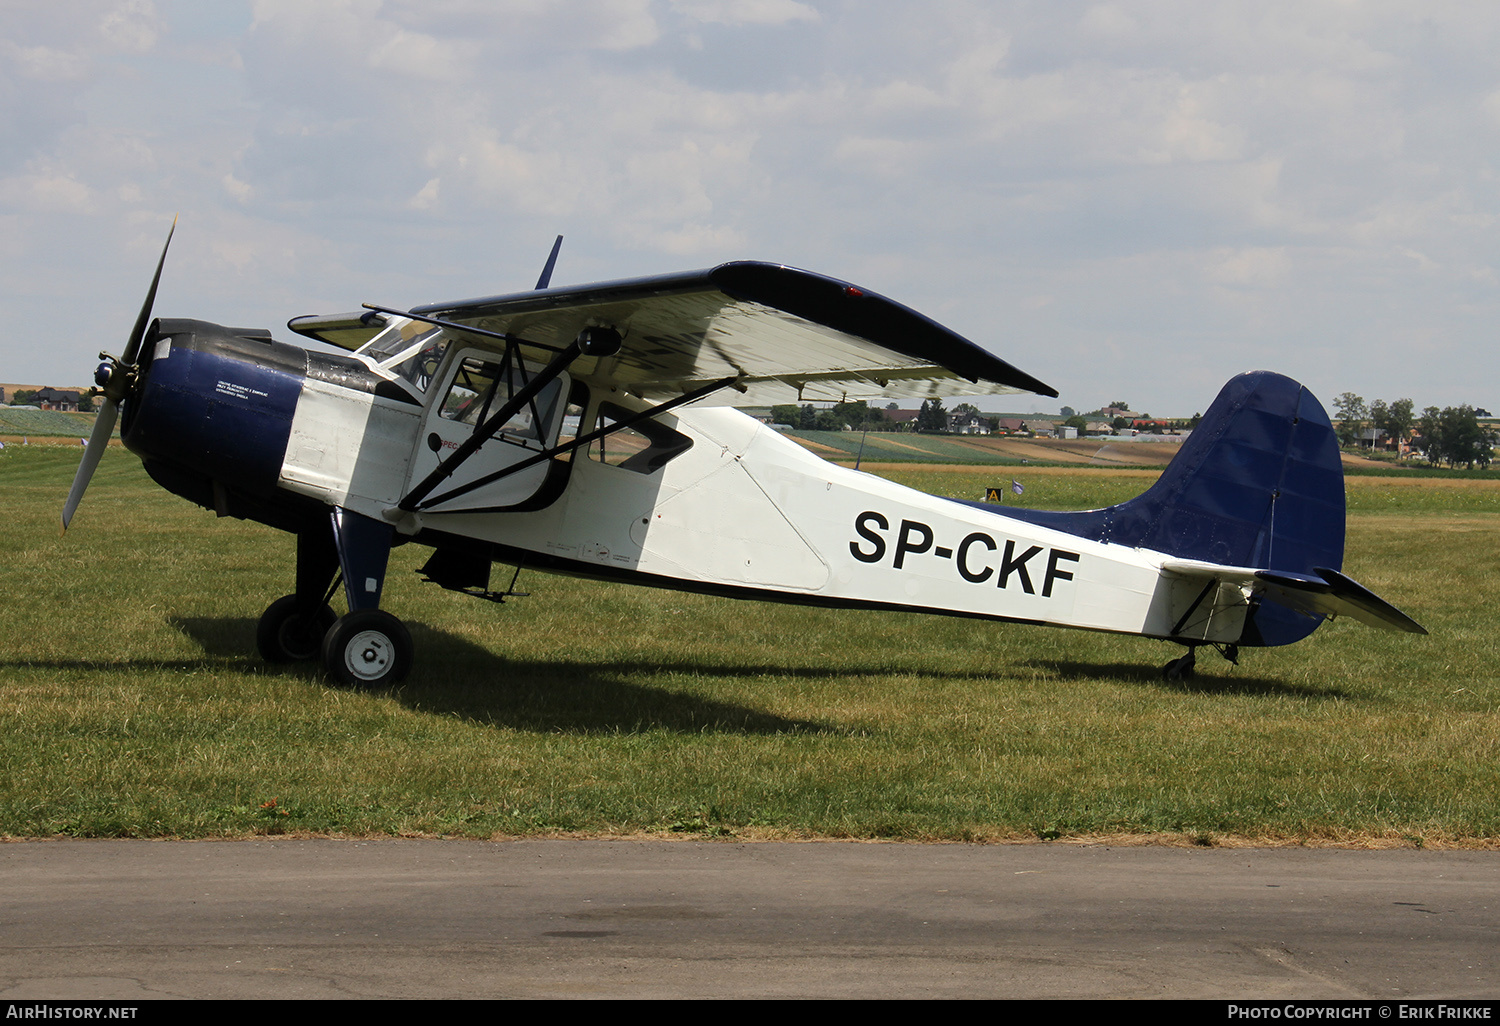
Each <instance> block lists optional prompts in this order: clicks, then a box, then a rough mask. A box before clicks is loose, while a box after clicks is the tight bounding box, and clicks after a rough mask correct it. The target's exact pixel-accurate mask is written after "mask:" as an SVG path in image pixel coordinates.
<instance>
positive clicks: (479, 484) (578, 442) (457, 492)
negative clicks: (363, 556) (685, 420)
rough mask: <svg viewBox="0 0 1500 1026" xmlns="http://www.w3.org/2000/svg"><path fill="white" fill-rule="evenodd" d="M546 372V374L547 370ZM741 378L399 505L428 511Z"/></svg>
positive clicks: (486, 510)
mask: <svg viewBox="0 0 1500 1026" xmlns="http://www.w3.org/2000/svg"><path fill="white" fill-rule="evenodd" d="M543 373H545V371H544V372H543ZM738 380H739V379H738V378H735V377H730V378H720V379H719V380H718V381H711V382H709V383H708V384H706V385H704V386H702V387H701V388H695V389H693V390H692V391H691V392H684V393H683V394H682V395H680V396H677V397H676V398H675V399H668V400H667V401H666V402H664V403H658V404H657V405H656V406H653V407H651V408H650V409H649V410H641V411H639V412H636V413H632V414H631V415H630V416H628V417H625V418H623V419H621V420H617V421H615V422H614V423H612V424H610V425H609V427H604V428H598V429H596V430H594V431H590V432H589V433H588V434H586V435H579V436H578V437H577V438H575V439H573V440H572V441H571V442H565V443H563V444H562V445H555V446H553V447H552V448H550V449H546V450H543V451H542V452H539V453H537V454H536V455H534V456H532V457H530V458H528V459H524V460H521V461H520V462H519V463H513V464H511V465H510V466H508V467H502V468H501V469H500V470H497V471H495V472H494V473H493V474H486V475H485V476H484V477H480V478H476V479H475V480H473V481H469V482H466V483H465V484H461V485H459V486H458V487H457V488H453V489H450V490H448V491H446V492H444V493H443V494H441V495H437V496H434V497H433V498H431V499H427V501H425V502H423V501H422V498H425V496H426V494H427V493H426V492H423V494H422V496H421V497H419V498H418V499H416V500H415V501H414V503H413V505H411V506H407V505H406V501H407V499H402V500H401V502H400V503H399V504H398V505H399V507H400V508H401V509H404V510H408V511H413V510H414V511H417V512H427V511H429V510H431V509H432V507H433V506H436V505H437V504H438V503H442V502H447V501H448V500H449V499H456V498H458V497H459V496H461V495H467V494H468V493H469V492H472V491H474V490H475V489H477V488H483V487H484V486H485V485H487V484H491V483H492V482H495V481H498V480H500V479H501V478H503V477H509V476H510V475H511V474H518V473H520V472H521V471H523V470H525V469H526V468H527V467H534V466H536V465H537V464H538V463H541V462H543V461H544V460H550V459H554V458H556V457H558V456H563V455H566V454H567V453H570V452H573V451H574V450H576V449H581V448H583V447H584V446H586V445H589V444H591V443H593V442H595V441H597V440H598V439H600V438H603V437H605V436H606V435H612V434H614V433H615V432H616V431H623V430H625V429H626V428H628V427H633V426H634V425H636V424H639V423H640V422H641V421H643V420H650V419H651V418H652V417H655V416H657V415H658V414H661V413H666V412H667V411H668V410H675V409H676V408H677V407H679V406H686V405H687V404H688V403H692V402H697V401H698V400H699V399H702V398H703V397H704V396H706V395H710V394H712V393H714V392H717V391H718V390H719V389H721V388H728V387H729V386H730V385H733V384H734V383H735V382H736V381H738ZM519 394H520V393H517V395H519ZM501 414H504V415H505V416H506V417H509V414H506V413H505V411H504V410H501V411H500V413H497V414H495V416H496V417H499V416H501ZM489 423H490V422H489V421H486V422H485V426H488V425H489ZM490 434H494V432H493V431H491V432H490ZM474 437H475V438H477V437H479V436H478V433H477V432H476V433H475V436H474ZM486 437H488V436H486ZM466 447H467V443H466V444H465V446H461V447H460V448H459V450H458V452H455V453H454V454H453V456H452V457H450V460H449V462H457V461H458V457H459V455H460V454H461V453H462V452H463V450H464V448H466ZM465 458H466V459H467V457H465ZM441 469H442V467H439V468H438V470H441ZM452 469H457V467H454V468H452ZM436 473H437V471H433V475H435V474H436ZM449 473H452V470H451V469H450V471H449ZM429 476H432V475H429ZM445 476H446V475H445ZM426 483H427V482H426V481H423V482H422V484H423V485H425V484H426ZM420 487H421V485H418V488H420ZM428 491H431V489H428ZM415 493H416V490H415V489H414V490H413V492H412V494H415ZM410 497H411V496H410V495H408V496H407V498H410ZM504 508H505V507H503V506H485V507H482V508H477V509H467V508H466V509H464V510H462V511H461V512H464V513H496V512H500V511H502V510H503V509H504ZM437 512H442V511H441V510H438V511H437Z"/></svg>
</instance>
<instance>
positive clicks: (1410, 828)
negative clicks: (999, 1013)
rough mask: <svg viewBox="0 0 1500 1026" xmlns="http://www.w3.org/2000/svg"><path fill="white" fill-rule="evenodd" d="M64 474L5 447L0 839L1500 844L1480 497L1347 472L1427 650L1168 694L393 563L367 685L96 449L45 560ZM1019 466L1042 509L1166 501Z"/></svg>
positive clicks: (862, 636)
mask: <svg viewBox="0 0 1500 1026" xmlns="http://www.w3.org/2000/svg"><path fill="white" fill-rule="evenodd" d="M77 460H78V453H77V451H76V450H75V449H64V448H57V447H42V446H33V447H30V448H28V449H20V448H19V447H10V448H8V449H6V450H5V451H4V452H3V453H0V503H3V508H4V511H5V518H4V524H5V527H4V534H3V536H0V551H3V560H0V580H3V582H4V583H3V590H0V595H3V597H4V601H3V603H0V638H3V642H0V835H5V836H52V835H74V836H141V837H164V836H185V837H241V836H249V835H255V834H265V833H337V834H367V833H373V834H417V835H461V836H475V837H492V836H514V835H547V834H556V833H588V834H612V835H621V834H641V833H656V834H663V835H674V834H675V835H683V836H698V837H703V836H710V837H712V836H723V837H750V838H754V837H847V838H872V839H878V838H901V839H951V840H1000V839H1037V838H1048V839H1051V838H1077V837H1095V838H1097V837H1107V838H1113V839H1115V840H1117V841H1118V840H1123V839H1127V838H1141V837H1146V838H1150V839H1153V840H1158V841H1168V842H1177V843H1200V844H1232V843H1246V842H1256V843H1267V842H1292V843H1328V842H1332V843H1343V844H1411V845H1419V844H1424V845H1429V846H1441V845H1485V846H1496V845H1500V801H1497V798H1500V758H1497V756H1500V682H1497V676H1496V673H1495V656H1496V643H1495V639H1494V625H1493V619H1494V618H1493V616H1492V615H1491V613H1490V611H1489V609H1488V600H1489V598H1490V593H1491V591H1492V587H1493V585H1494V583H1495V582H1496V581H1497V580H1500V555H1497V551H1496V550H1497V546H1496V545H1495V541H1496V538H1497V531H1500V475H1497V476H1496V477H1495V478H1489V477H1485V476H1483V475H1473V476H1470V477H1465V478H1448V479H1437V478H1434V479H1412V480H1405V479H1396V480H1393V479H1390V478H1379V477H1371V478H1350V479H1349V501H1350V511H1351V512H1350V518H1349V525H1350V532H1349V533H1350V537H1349V551H1348V556H1347V559H1346V566H1347V567H1348V569H1349V572H1350V573H1352V574H1353V575H1354V576H1355V577H1357V578H1358V579H1360V580H1361V581H1362V582H1364V583H1365V584H1367V585H1368V586H1370V587H1372V588H1374V589H1375V590H1376V591H1377V592H1380V593H1381V594H1383V595H1385V596H1386V597H1387V598H1390V599H1391V600H1393V601H1395V602H1396V603H1397V604H1398V605H1400V606H1401V607H1402V608H1404V609H1405V610H1406V611H1407V612H1409V613H1410V614H1412V615H1413V616H1415V617H1416V618H1417V619H1418V620H1420V621H1422V622H1423V623H1424V624H1425V625H1426V626H1427V627H1428V628H1429V630H1431V631H1432V635H1431V636H1430V637H1425V638H1424V637H1413V636H1408V635H1396V634H1387V633H1385V632H1377V631H1374V630H1371V629H1369V628H1367V627H1364V626H1363V625H1361V624H1356V623H1344V622H1339V623H1334V624H1330V625H1327V626H1325V627H1323V628H1322V629H1320V630H1319V631H1318V632H1317V633H1316V634H1315V635H1314V636H1313V637H1312V638H1311V639H1310V640H1309V641H1307V642H1304V643H1302V644H1299V645H1296V646H1292V647H1289V648H1284V649H1272V650H1253V651H1248V652H1247V653H1246V654H1245V657H1244V658H1243V660H1242V664H1241V666H1239V667H1237V668H1236V667H1232V666H1230V665H1229V664H1228V663H1223V662H1221V661H1219V660H1218V659H1217V657H1211V656H1205V657H1204V658H1201V659H1200V662H1199V668H1200V675H1199V676H1198V677H1197V678H1196V679H1195V680H1193V681H1190V682H1184V683H1171V684H1169V683H1166V682H1163V681H1162V680H1160V679H1159V677H1158V673H1157V671H1158V668H1159V667H1160V665H1161V664H1162V663H1164V662H1165V661H1166V660H1167V659H1168V658H1171V657H1172V656H1173V655H1175V654H1176V652H1177V651H1178V650H1177V649H1176V648H1175V647H1174V646H1168V645H1165V644H1161V643H1153V642H1147V641H1144V640H1141V639H1134V638H1117V637H1113V636H1108V635H1095V634H1087V633H1082V632H1075V631H1058V630H1046V629H1041V628H1029V627H1020V626H1011V625H1002V624H988V623H983V622H979V621H970V620H958V619H945V618H939V617H923V616H909V615H900V614H876V613H857V612H843V611H828V610H816V609H803V608H798V607H794V606H779V605H770V604H764V603H746V602H733V601H730V600H725V599H716V598H707V597H697V596H690V595H682V594H678V593H674V592H666V591H651V590H646V589H640V588H632V587H628V586H621V585H606V584H598V583H592V582H585V581H575V580H569V579H566V578H553V577H546V576H542V575H537V574H530V573H528V574H524V575H523V576H522V578H521V584H520V587H521V588H522V590H526V591H531V592H533V593H534V594H533V595H532V597H530V598H525V599H520V600H517V601H512V602H509V603H507V604H506V605H504V606H495V605H492V604H489V603H484V602H477V601H474V600H471V599H467V598H463V597H461V596H457V595H453V594H451V593H448V592H444V591H441V590H440V589H438V588H436V587H435V586H432V585H425V584H422V583H420V581H419V580H418V579H417V578H416V576H415V575H414V574H413V573H411V572H410V571H411V570H412V569H413V568H414V567H415V566H417V565H419V564H420V563H421V561H422V560H423V559H424V558H425V556H424V553H423V552H420V551H415V550H414V549H412V548H404V549H398V550H397V551H396V552H395V553H394V556H393V569H392V573H391V575H390V578H389V581H388V584H387V589H386V600H385V605H386V606H387V608H390V609H391V610H392V611H394V612H396V613H397V614H398V615H400V616H402V617H403V618H404V619H405V620H406V621H407V622H408V624H409V625H410V626H411V627H412V632H413V636H414V638H415V641H416V644H417V648H418V661H417V667H416V669H415V671H414V672H413V674H412V677H411V678H410V679H409V680H408V681H407V683H406V684H405V685H404V686H403V687H402V688H400V689H398V690H395V691H391V692H384V693H375V694H366V693H359V692H352V691H344V690H338V689H335V688H332V687H330V686H329V685H328V684H327V682H326V681H325V680H324V679H323V678H322V676H321V675H320V673H319V672H317V671H316V670H315V669H314V668H312V667H294V668H284V667H273V666H269V665H267V664H265V663H263V662H261V661H260V660H259V659H258V658H257V657H256V656H255V655H254V628H255V622H256V619H257V617H258V616H259V615H260V612H261V610H262V609H263V608H264V607H265V605H266V604H267V603H268V602H269V601H270V600H271V599H273V598H275V597H277V596H279V595H281V594H283V593H285V592H286V591H288V590H290V588H289V586H290V581H291V559H292V554H293V543H292V540H291V539H290V538H289V537H287V536H285V535H280V534H277V533H275V532H272V531H270V530H268V529H265V528H261V527H259V526H256V525H252V524H245V523H242V522H239V521H229V520H226V521H217V520H216V519H215V518H214V517H213V516H212V514H209V513H207V512H205V511H202V510H199V509H197V508H196V507H192V506H190V505H188V504H187V503H185V502H183V501H182V500H180V499H177V498H175V497H173V496H170V495H167V494H166V493H164V492H162V491H160V490H159V489H157V488H156V487H155V486H154V485H152V484H151V483H150V482H149V481H148V480H147V479H146V478H145V475H144V474H143V472H142V471H141V469H140V466H139V463H138V462H137V461H136V460H135V459H134V457H132V456H131V455H130V454H128V453H125V452H122V451H118V450H113V449H112V450H110V451H109V452H108V453H107V454H106V456H105V459H104V462H103V464H102V465H101V468H100V470H99V473H98V474H97V475H96V477H95V478H94V482H93V484H92V485H91V487H90V491H89V494H88V496H87V498H86V499H85V501H84V504H83V507H82V509H81V511H80V513H79V515H78V518H77V519H76V520H75V522H74V526H73V528H72V529H71V530H70V531H69V534H68V536H67V537H66V538H60V537H59V536H58V527H57V525H58V514H59V510H60V507H61V503H62V499H63V496H64V495H65V493H66V491H67V486H68V482H69V480H70V479H71V477H72V474H73V470H74V468H75V467H76V464H77ZM882 473H884V474H887V475H888V476H891V477H893V478H896V479H898V480H902V481H904V482H905V483H909V484H913V485H916V486H917V487H920V488H923V489H924V490H929V491H934V492H940V493H947V494H960V495H963V496H965V497H978V496H977V495H975V494H974V493H975V490H976V489H979V490H980V491H982V488H983V487H984V485H986V484H990V483H994V482H991V481H989V480H986V479H985V477H986V473H988V476H991V477H992V476H994V474H993V471H989V472H986V471H984V470H983V469H982V468H957V469H940V468H926V469H924V468H901V467H887V468H885V469H883V470H882ZM1005 474H1006V478H1007V480H1008V477H1009V476H1010V471H1008V470H1007V471H1006V472H1005ZM1017 476H1019V477H1020V480H1021V481H1022V483H1023V484H1024V485H1025V486H1026V492H1025V495H1023V496H1022V497H1020V499H1021V501H1024V502H1025V503H1027V504H1029V505H1037V506H1049V507H1052V508H1065V507H1072V508H1078V507H1090V506H1099V505H1105V504H1108V503H1111V502H1115V501H1119V500H1120V499H1122V498H1126V497H1128V496H1130V495H1133V494H1136V493H1138V492H1139V491H1141V490H1142V489H1144V488H1145V487H1146V486H1147V485H1148V484H1149V483H1150V480H1151V478H1152V474H1151V472H1149V471H1121V470H1099V471H1090V470H1084V469H1078V470H1038V469H1029V470H1027V472H1026V474H1025V476H1020V475H1017ZM1007 498H1008V499H1009V498H1012V497H1010V496H1007ZM501 572H502V571H501V570H500V569H499V568H497V571H496V576H497V579H499V576H500V574H501ZM507 579H508V578H507Z"/></svg>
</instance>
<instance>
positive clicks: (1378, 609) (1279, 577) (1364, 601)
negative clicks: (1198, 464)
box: [1162, 559, 1427, 634]
mask: <svg viewBox="0 0 1500 1026" xmlns="http://www.w3.org/2000/svg"><path fill="white" fill-rule="evenodd" d="M1162 569H1163V570H1165V571H1167V572H1168V573H1172V574H1176V575H1178V576H1181V577H1187V578H1195V579H1201V580H1204V581H1209V580H1214V581H1218V582H1220V583H1224V584H1234V585H1238V586H1240V587H1243V588H1247V589H1249V590H1250V591H1252V592H1253V593H1259V594H1263V595H1266V596H1268V597H1270V598H1272V599H1274V600H1275V601H1277V602H1279V603H1281V604H1282V605H1284V606H1286V607H1288V608H1289V609H1297V610H1301V611H1302V612H1304V613H1307V614H1309V615H1314V616H1329V617H1332V616H1352V617H1353V618H1354V619H1356V620H1359V621H1361V622H1363V623H1367V624H1369V625H1370V626H1371V627H1380V628H1383V629H1385V630H1393V631H1405V632H1406V633H1408V634H1426V633H1427V629H1426V628H1425V627H1423V626H1422V625H1421V624H1419V623H1417V621H1415V620H1413V619H1412V618H1411V617H1409V616H1407V615H1406V614H1405V613H1403V612H1401V610H1399V609H1397V608H1396V607H1395V606H1393V605H1391V604H1390V603H1389V602H1387V601H1386V600H1385V599H1383V598H1381V597H1380V596H1379V595H1377V594H1375V593H1374V592H1373V591H1371V590H1370V589H1368V588H1366V587H1365V586H1364V585H1362V584H1360V583H1359V582H1358V581H1356V580H1354V579H1353V578H1351V577H1346V576H1344V575H1343V574H1341V573H1339V572H1338V571H1337V570H1332V569H1330V568H1328V567H1321V566H1320V567H1318V568H1317V571H1316V573H1315V574H1294V573H1288V572H1287V571H1285V570H1257V569H1255V568H1254V567H1247V566H1223V565H1220V564H1218V563H1204V562H1201V561H1198V560H1191V559H1169V560H1167V561H1165V562H1164V563H1163V564H1162Z"/></svg>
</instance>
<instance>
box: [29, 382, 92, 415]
mask: <svg viewBox="0 0 1500 1026" xmlns="http://www.w3.org/2000/svg"><path fill="white" fill-rule="evenodd" d="M79 398H80V397H79V394H78V393H77V392H74V391H70V390H69V391H65V390H63V389H58V388H53V387H52V386H50V385H49V386H47V387H46V388H39V389H37V390H36V394H35V395H33V396H32V397H31V404H32V405H33V406H35V407H36V408H37V409H39V410H57V411H59V412H61V413H77V412H78V400H79Z"/></svg>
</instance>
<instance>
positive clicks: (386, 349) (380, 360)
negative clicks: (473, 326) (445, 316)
mask: <svg viewBox="0 0 1500 1026" xmlns="http://www.w3.org/2000/svg"><path fill="white" fill-rule="evenodd" d="M447 349H448V339H447V338H445V337H444V336H443V330H442V329H441V328H434V327H429V326H428V325H425V324H422V323H421V322H419V321H407V322H406V323H404V324H401V325H399V326H398V325H394V324H393V325H391V326H390V327H389V328H387V329H386V330H385V331H382V332H381V333H380V334H379V335H376V336H375V337H374V338H372V339H371V340H370V341H369V343H367V344H366V345H365V347H364V348H363V349H361V350H360V351H359V353H360V355H361V356H368V357H369V358H370V359H372V360H374V361H375V363H376V365H377V366H379V368H380V369H381V370H383V371H385V372H386V373H388V374H392V375H394V376H396V377H398V378H400V379H401V380H403V381H405V382H406V383H408V384H409V385H411V386H412V387H413V388H415V389H416V390H417V391H418V392H425V391H427V387H428V386H429V385H431V384H432V376H433V374H434V373H436V372H437V369H438V366H439V365H440V364H441V363H442V362H443V354H444V353H445V352H446V351H447Z"/></svg>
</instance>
